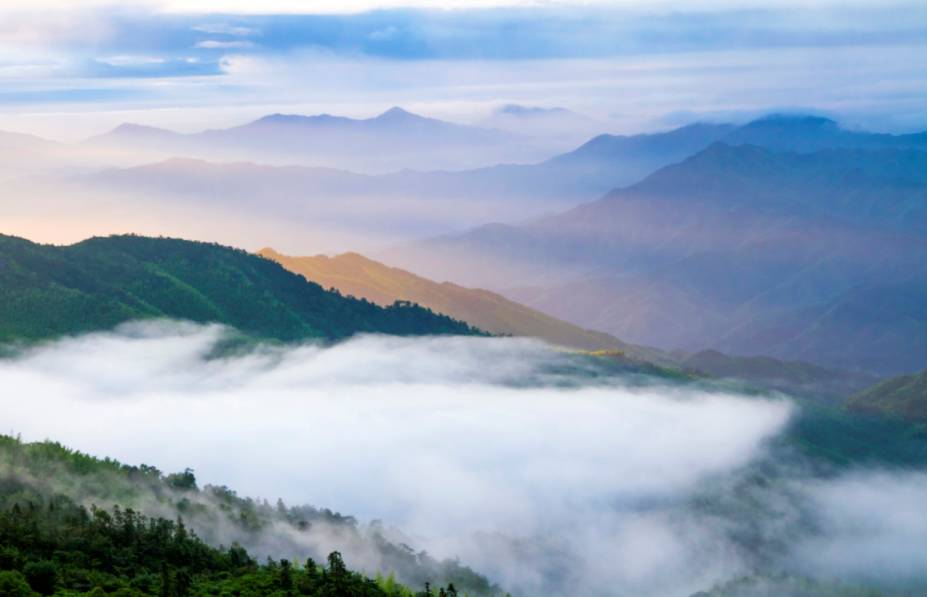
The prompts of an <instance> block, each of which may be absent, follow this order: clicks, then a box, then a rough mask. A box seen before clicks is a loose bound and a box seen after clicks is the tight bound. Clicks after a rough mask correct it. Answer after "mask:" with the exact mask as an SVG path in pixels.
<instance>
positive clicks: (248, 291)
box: [0, 236, 472, 340]
mask: <svg viewBox="0 0 927 597" xmlns="http://www.w3.org/2000/svg"><path fill="white" fill-rule="evenodd" d="M145 318H174V319H184V320H190V321H196V322H216V323H222V324H226V325H230V326H234V327H235V328H238V329H239V330H241V331H243V332H245V333H248V334H251V335H254V336H257V337H262V338H273V339H278V340H301V339H306V338H325V339H337V338H344V337H347V336H350V335H351V334H355V333H358V332H377V333H386V334H400V335H411V334H468V333H472V330H471V329H470V328H469V326H467V325H466V324H464V323H462V322H459V321H454V320H452V319H450V318H449V317H445V316H443V315H437V314H435V313H432V312H430V311H428V310H427V309H422V308H420V307H415V306H398V305H397V306H390V307H386V308H384V307H380V306H378V305H374V304H372V303H369V302H365V301H360V300H357V299H353V298H347V297H343V296H341V295H340V294H338V293H337V292H331V291H326V290H324V289H323V288H321V287H320V286H318V285H317V284H313V283H311V282H307V281H306V280H305V279H304V278H303V277H301V276H297V275H294V274H292V273H290V272H288V271H287V270H285V269H284V268H282V267H280V266H279V265H278V264H276V263H274V262H272V261H270V260H267V259H262V258H261V257H258V256H256V255H252V254H250V253H246V252H245V251H241V250H238V249H233V248H230V247H224V246H220V245H215V244H207V243H199V242H191V241H184V240H177V239H168V238H146V237H140V236H113V237H107V238H92V239H89V240H86V241H83V242H80V243H77V244H74V245H70V246H63V247H61V246H51V245H38V244H35V243H32V242H30V241H28V240H25V239H21V238H16V237H11V236H0V340H14V339H25V340H34V339H43V338H50V337H55V336H60V335H64V334H74V333H79V332H86V331H94V330H101V329H107V328H111V327H113V326H115V325H117V324H119V323H122V322H124V321H128V320H132V319H145Z"/></svg>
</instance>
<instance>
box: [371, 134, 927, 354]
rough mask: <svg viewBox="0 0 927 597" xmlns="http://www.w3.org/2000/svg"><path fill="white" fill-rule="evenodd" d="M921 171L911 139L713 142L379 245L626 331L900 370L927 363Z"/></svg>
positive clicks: (663, 340) (925, 200)
mask: <svg viewBox="0 0 927 597" xmlns="http://www.w3.org/2000/svg"><path fill="white" fill-rule="evenodd" d="M925 172H927V153H925V152H920V151H913V150H905V149H879V150H870V151H866V150H858V149H836V150H824V151H819V152H814V153H806V154H799V153H777V152H773V151H770V150H767V149H763V148H758V147H753V146H739V147H735V146H730V145H724V144H714V145H712V146H711V147H709V148H707V149H706V150H704V151H703V152H700V153H699V154H696V155H695V156H693V157H691V158H689V159H687V160H685V161H683V162H682V163H680V164H676V165H672V166H668V167H666V168H663V169H661V170H660V171H658V172H656V173H655V174H653V175H651V176H650V177H648V178H646V179H645V180H643V181H641V182H640V183H639V184H636V185H633V186H630V187H627V188H624V189H620V190H616V191H614V192H612V193H609V194H608V195H606V196H605V197H603V198H602V199H599V200H597V201H594V202H591V203H587V204H584V205H581V206H579V207H576V208H574V209H572V210H569V211H567V212H564V213H562V214H559V215H556V216H552V217H547V218H543V219H540V220H537V221H534V222H532V223H529V224H525V225H520V226H504V225H492V226H484V227H481V228H478V229H475V230H473V231H471V232H469V233H466V234H463V235H456V236H449V237H444V238H439V239H435V240H432V241H429V242H426V243H421V244H416V245H413V246H411V247H407V248H401V249H397V250H395V251H393V252H389V253H387V254H386V258H388V259H390V260H391V261H393V262H394V263H397V264H399V265H401V266H403V267H407V268H409V269H411V270H412V271H416V272H417V273H421V274H423V275H435V274H436V273H438V272H441V273H442V274H443V275H445V276H452V277H454V279H455V280H457V281H458V282H460V283H464V284H468V285H479V286H483V287H489V288H492V289H494V290H503V291H504V293H505V294H506V295H507V296H509V297H511V298H513V299H515V300H519V301H521V302H524V303H526V304H528V305H530V306H532V307H535V308H538V309H541V310H542V311H545V312H548V313H551V314H552V315H554V316H556V317H561V318H563V319H566V320H568V321H571V322H573V323H577V324H579V325H582V326H585V327H590V328H593V329H601V330H603V331H606V332H609V333H612V334H615V335H616V336H618V337H621V338H624V339H627V340H628V341H630V342H635V343H642V344H650V345H656V346H659V347H661V348H677V347H678V348H683V349H686V350H699V349H701V348H705V347H706V346H710V347H714V348H718V349H721V350H724V351H726V352H731V353H734V354H768V355H771V356H776V357H780V358H787V359H801V360H810V361H814V362H818V363H822V364H826V365H830V366H837V367H858V368H867V369H871V370H874V371H882V372H892V371H906V370H911V369H912V368H918V367H919V366H922V364H923V363H924V362H925V361H927V333H920V331H923V332H927V212H925V208H927V176H925ZM914 330H918V333H914Z"/></svg>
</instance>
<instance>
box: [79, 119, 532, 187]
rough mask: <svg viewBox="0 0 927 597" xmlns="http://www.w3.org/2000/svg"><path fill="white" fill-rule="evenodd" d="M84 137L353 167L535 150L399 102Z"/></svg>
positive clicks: (127, 127) (119, 145) (518, 155)
mask: <svg viewBox="0 0 927 597" xmlns="http://www.w3.org/2000/svg"><path fill="white" fill-rule="evenodd" d="M86 144H87V145H90V146H93V147H105V148H108V149H119V150H125V151H134V152H140V151H141V152H147V153H148V154H150V155H151V156H152V157H156V156H159V155H160V156H162V157H172V156H178V157H195V158H203V159H209V160H214V161H229V160H235V161H238V160H249V161H255V162H260V163H271V164H305V165H311V166H325V167H334V166H337V167H340V168H344V169H348V170H357V171H361V172H388V171H392V170H400V169H404V168H420V169H421V168H426V169H435V168H455V169H461V168H467V167H472V166H475V165H483V164H492V163H495V162H498V161H503V160H511V159H515V160H525V159H527V160H531V159H535V160H536V159H538V158H539V157H540V156H541V155H542V152H541V150H539V149H537V148H534V147H533V146H532V144H531V143H530V142H529V140H528V139H527V138H522V137H520V136H518V135H514V134H511V133H505V132H503V131H499V130H493V129H485V128H481V127H475V126H467V125H460V124H454V123H451V122H446V121H443V120H438V119H435V118H426V117H424V116H419V115H417V114H412V113H411V112H407V111H406V110H403V109H402V108H399V107H394V108H391V109H389V110H387V111H386V112H383V113H382V114H380V115H378V116H375V117H373V118H362V119H356V118H347V117H344V116H332V115H330V114H320V115H316V116H302V115H298V114H271V115H268V116H264V117H262V118H259V119H257V120H255V121H253V122H249V123H247V124H244V125H240V126H234V127H231V128H226V129H211V130H205V131H202V132H198V133H190V134H182V133H176V132H173V131H169V130H166V129H159V128H153V127H149V126H142V125H137V124H131V123H127V124H122V125H120V126H118V127H116V128H115V129H113V130H112V131H110V132H108V133H106V134H103V135H100V136H97V137H93V138H91V139H88V140H87V141H86Z"/></svg>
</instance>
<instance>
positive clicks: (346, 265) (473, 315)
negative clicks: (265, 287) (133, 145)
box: [259, 248, 653, 356]
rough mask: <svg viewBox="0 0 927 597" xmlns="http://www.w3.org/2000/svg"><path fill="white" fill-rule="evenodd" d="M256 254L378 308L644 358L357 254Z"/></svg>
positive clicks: (610, 340)
mask: <svg viewBox="0 0 927 597" xmlns="http://www.w3.org/2000/svg"><path fill="white" fill-rule="evenodd" d="M259 254H260V255H263V256H264V257H267V258H268V259H273V260H274V261H276V262H278V263H280V264H281V265H283V266H284V267H285V268H287V269H289V270H290V271H293V272H296V273H298V274H301V275H303V276H305V277H306V278H307V279H309V280H311V281H313V282H316V283H318V284H321V285H322V286H323V287H325V288H335V289H337V290H339V291H340V292H342V293H343V294H346V295H351V296H355V297H358V298H365V299H367V300H369V301H372V302H374V303H377V304H378V305H389V304H392V303H393V302H394V301H397V300H406V301H412V302H415V303H418V304H420V305H422V306H424V307H428V308H429V309H433V310H434V311H436V312H438V313H445V314H447V315H450V316H451V317H453V318H455V319H460V320H463V321H466V322H467V323H469V324H471V325H473V326H476V327H478V328H480V329H482V330H486V331H488V332H490V333H495V334H510V335H513V336H528V337H534V338H541V339H543V340H546V341H548V342H551V343H553V344H557V345H560V346H566V347H570V348H581V349H588V350H595V349H603V348H609V349H619V350H623V351H625V352H627V353H629V354H640V356H645V354H644V353H648V351H647V349H643V348H639V347H636V346H631V345H628V344H626V343H624V342H622V341H621V340H619V339H618V338H615V337H614V336H611V335H609V334H603V333H601V332H595V331H592V330H586V329H583V328H581V327H578V326H575V325H573V324H570V323H567V322H565V321H563V320H560V319H557V318H555V317H551V316H549V315H546V314H544V313H542V312H540V311H537V310H535V309H531V308H529V307H526V306H524V305H521V304H519V303H516V302H514V301H510V300H508V299H506V298H505V297H503V296H501V295H498V294H496V293H494V292H489V291H488V290H482V289H479V288H464V287H463V286H458V285H457V284H453V283H451V282H441V283H439V282H434V281H432V280H429V279H427V278H422V277H420V276H416V275H415V274H412V273H410V272H407V271H405V270H402V269H398V268H394V267H389V266H387V265H384V264H382V263H380V262H378V261H373V260H372V259H367V258H366V257H364V256H363V255H359V254H357V253H344V254H342V255H338V256H336V257H327V256H324V255H318V256H315V257H289V256H286V255H281V254H280V253H278V252H276V251H274V250H273V249H269V248H268V249H263V250H261V251H259ZM646 356H653V355H649V354H647V355H646Z"/></svg>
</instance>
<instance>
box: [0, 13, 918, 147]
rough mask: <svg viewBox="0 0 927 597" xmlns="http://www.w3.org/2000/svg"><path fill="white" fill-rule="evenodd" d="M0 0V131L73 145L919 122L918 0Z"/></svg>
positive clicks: (901, 126)
mask: <svg viewBox="0 0 927 597" xmlns="http://www.w3.org/2000/svg"><path fill="white" fill-rule="evenodd" d="M4 4H5V5H4V6H3V7H0V129H4V130H13V131H18V132H31V133H37V134H40V135H44V136H48V137H53V138H58V139H63V140H76V139H79V138H82V137H85V136H89V135H93V134H98V133H101V132H104V131H105V130H107V129H108V128H111V127H112V126H115V125H117V124H119V123H121V122H124V121H135V122H141V123H144V124H152V125H156V126H165V127H168V128H174V129H177V130H182V131H194V130H200V129H203V128H209V127H218V126H228V125H231V124H238V123H241V122H243V121H245V120H248V119H252V118H257V117H259V116H261V115H263V114H267V113H270V112H294V113H319V112H329V113H339V114H346V115H351V116H369V115H373V114H376V113H378V112H380V111H382V110H384V109H386V108H389V107H390V106H392V105H402V106H404V107H406V108H408V109H412V110H415V111H418V112H421V113H424V114H426V115H431V116H437V117H442V118H447V119H451V120H457V121H461V122H479V121H481V120H482V119H485V118H486V117H487V116H488V115H489V114H491V113H492V112H493V110H495V109H497V108H498V107H499V106H501V105H504V104H508V103H518V104H525V105H540V106H545V107H554V106H563V107H566V108H569V109H572V110H574V111H576V112H579V113H581V114H584V115H587V116H589V117H591V118H594V119H596V121H597V122H600V123H601V128H602V129H603V132H604V131H608V132H637V131H644V130H654V129H661V128H668V127H670V126H673V125H676V124H681V123H685V122H691V121H692V120H698V119H709V120H744V119H748V118H751V117H753V116H756V115H759V114H762V113H765V112H769V111H783V110H786V111H810V112H820V113H826V114H829V115H832V116H836V117H838V118H839V119H841V120H842V121H844V122H846V123H847V124H848V125H850V126H857V127H865V128H871V129H879V130H890V131H910V130H919V129H923V128H927V108H925V107H924V106H925V102H924V101H923V99H924V97H925V95H927V66H925V61H924V60H922V59H921V57H922V56H924V55H927V6H925V5H924V4H923V3H921V2H916V1H911V0H893V1H890V2H850V3H847V2H840V3H838V2H812V3H808V2H804V3H799V2H794V1H792V0H778V1H775V2H770V3H747V2H735V1H732V0H708V1H703V2H681V1H671V0H663V1H659V2H647V3H643V2H632V1H630V0H619V1H612V2H609V1H606V0H599V1H583V2H580V1H573V2H570V1H540V0H537V1H529V0H520V1H519V0H513V1H507V2H506V1H476V2H473V1H467V2H463V1H462V0H447V1H438V2H425V1H424V0H390V1H387V2H372V1H369V0H349V1H347V2H298V1H296V0H276V1H265V2H246V1H244V0H184V1H180V0H161V1H150V2H121V3H107V2H105V1H100V0H89V1H80V2H78V1H66V0H38V1H37V2H30V3H28V8H23V6H25V4H24V3H23V4H21V3H16V4H12V3H4Z"/></svg>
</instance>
